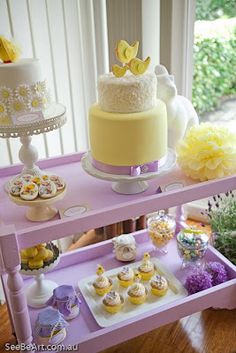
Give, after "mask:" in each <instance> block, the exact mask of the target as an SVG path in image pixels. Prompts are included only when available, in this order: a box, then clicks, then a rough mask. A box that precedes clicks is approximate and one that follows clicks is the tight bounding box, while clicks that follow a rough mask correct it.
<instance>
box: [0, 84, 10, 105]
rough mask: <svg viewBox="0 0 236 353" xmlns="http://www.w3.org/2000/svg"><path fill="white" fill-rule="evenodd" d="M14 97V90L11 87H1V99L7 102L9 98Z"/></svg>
mask: <svg viewBox="0 0 236 353" xmlns="http://www.w3.org/2000/svg"><path fill="white" fill-rule="evenodd" d="M12 97H13V92H12V90H11V88H8V87H5V86H2V87H0V99H1V100H3V101H4V102H7V101H8V100H9V99H11V98H12Z"/></svg>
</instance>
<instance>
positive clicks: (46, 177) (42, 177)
mask: <svg viewBox="0 0 236 353" xmlns="http://www.w3.org/2000/svg"><path fill="white" fill-rule="evenodd" d="M41 179H42V180H44V181H46V180H49V175H47V174H44V175H42V176H41Z"/></svg>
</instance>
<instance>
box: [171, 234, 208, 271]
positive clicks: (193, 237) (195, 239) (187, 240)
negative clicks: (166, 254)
mask: <svg viewBox="0 0 236 353" xmlns="http://www.w3.org/2000/svg"><path fill="white" fill-rule="evenodd" d="M208 241H209V236H208V234H206V233H204V232H203V231H202V230H198V229H195V228H185V229H182V230H181V231H180V232H179V233H178V235H177V248H178V253H179V256H180V257H181V259H182V267H183V268H185V267H187V266H191V265H192V264H193V265H197V266H201V265H202V258H203V257H204V255H205V253H206V251H207V248H208Z"/></svg>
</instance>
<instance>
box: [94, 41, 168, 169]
mask: <svg viewBox="0 0 236 353" xmlns="http://www.w3.org/2000/svg"><path fill="white" fill-rule="evenodd" d="M121 42H124V41H121ZM127 44H128V43H127ZM127 48H128V47H127ZM127 48H126V49H125V51H124V53H125V52H127V51H128V53H129V52H130V49H129V48H128V49H127ZM131 48H132V47H131ZM118 49H119V43H118ZM118 49H117V51H118ZM127 56H128V54H127ZM118 57H119V58H120V56H119V55H118ZM135 60H136V61H135ZM120 61H122V60H121V59H120ZM146 61H147V60H146ZM122 62H124V61H122ZM144 65H145V61H141V60H140V59H137V58H134V57H132V56H131V60H130V61H129V63H128V64H127V61H126V64H125V66H123V67H121V68H120V70H122V69H123V68H125V70H124V71H125V73H124V75H123V73H122V74H121V75H123V76H121V75H120V74H119V75H116V70H114V68H113V72H114V73H115V74H114V73H108V74H105V75H102V76H101V77H99V79H98V103H97V104H94V105H93V106H92V107H91V109H90V111H89V140H90V149H91V155H92V164H93V165H94V167H95V168H96V169H98V170H101V171H103V172H106V173H111V174H118V175H119V174H121V175H131V176H132V175H133V176H135V175H138V174H140V173H146V172H153V171H157V170H158V166H160V164H161V163H163V161H164V159H165V156H166V154H167V116H166V108H165V104H164V103H163V102H162V101H160V100H158V99H156V90H157V82H156V76H155V74H154V73H151V72H147V71H146V67H144ZM115 66H117V65H115ZM133 68H134V69H133ZM128 70H130V71H131V72H127V71H128ZM144 71H146V72H144ZM133 73H134V74H133ZM117 76H118V77H117ZM119 76H121V77H119Z"/></svg>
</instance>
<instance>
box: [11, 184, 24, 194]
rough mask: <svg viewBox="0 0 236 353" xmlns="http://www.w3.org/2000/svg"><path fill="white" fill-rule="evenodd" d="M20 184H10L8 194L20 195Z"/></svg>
mask: <svg viewBox="0 0 236 353" xmlns="http://www.w3.org/2000/svg"><path fill="white" fill-rule="evenodd" d="M21 188H22V186H20V185H11V186H10V194H12V195H13V196H20V191H21Z"/></svg>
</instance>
